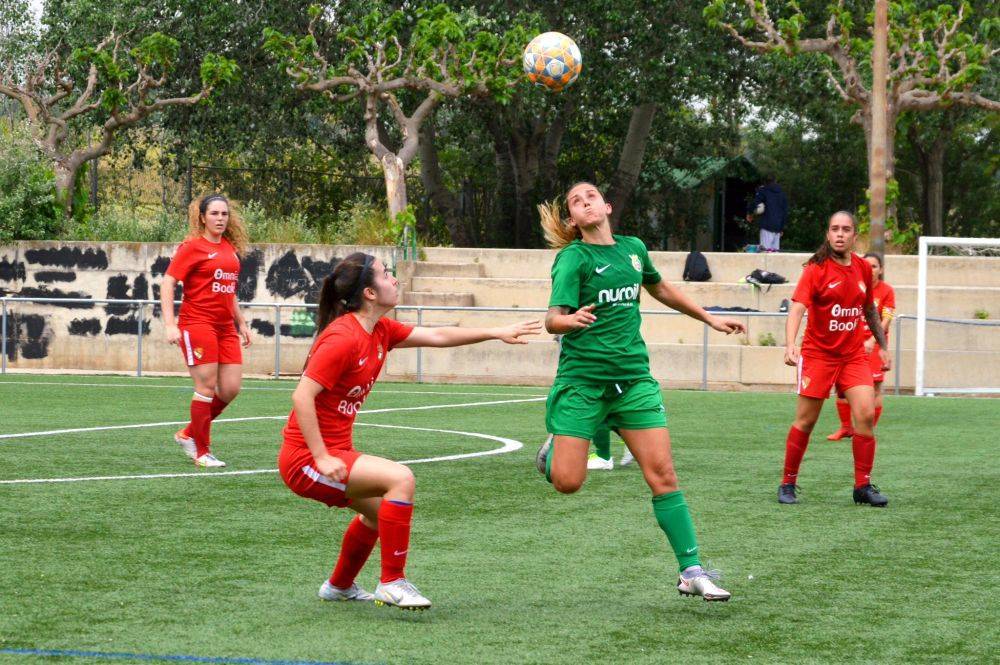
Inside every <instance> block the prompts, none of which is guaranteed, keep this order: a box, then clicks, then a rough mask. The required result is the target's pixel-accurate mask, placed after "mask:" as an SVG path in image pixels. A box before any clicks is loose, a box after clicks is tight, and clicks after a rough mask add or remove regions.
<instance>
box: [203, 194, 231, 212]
mask: <svg viewBox="0 0 1000 665" xmlns="http://www.w3.org/2000/svg"><path fill="white" fill-rule="evenodd" d="M212 201H225V202H226V204H227V205H228V204H229V199H227V198H226V197H225V196H223V195H222V194H212V195H211V196H206V197H205V198H203V199H202V200H201V203H200V204H198V210H199V212H201V214H203V215H204V214H205V211H206V210H208V204H209V203H211V202H212Z"/></svg>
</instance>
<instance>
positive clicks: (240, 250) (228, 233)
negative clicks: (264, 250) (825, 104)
mask: <svg viewBox="0 0 1000 665" xmlns="http://www.w3.org/2000/svg"><path fill="white" fill-rule="evenodd" d="M212 201H223V202H225V204H226V207H227V208H229V223H228V224H226V230H225V231H223V232H222V237H223V238H225V239H226V240H228V241H229V242H230V244H232V246H233V248H235V249H236V253H237V254H239V255H240V256H243V255H244V254H245V253H246V250H247V246H248V245H249V244H250V240H249V238H248V237H247V230H246V227H245V226H244V225H243V218H242V217H240V214H239V211H238V210H237V208H236V202H235V201H230V200H229V199H227V198H226V197H225V196H222V195H221V194H206V195H205V196H202V197H201V198H199V199H195V200H193V201H191V205H189V206H188V236H187V237H188V240H193V239H195V238H200V237H201V234H202V233H204V232H205V222H204V221H203V220H202V217H203V215H204V214H205V210H206V209H207V208H208V204H209V203H211V202H212Z"/></svg>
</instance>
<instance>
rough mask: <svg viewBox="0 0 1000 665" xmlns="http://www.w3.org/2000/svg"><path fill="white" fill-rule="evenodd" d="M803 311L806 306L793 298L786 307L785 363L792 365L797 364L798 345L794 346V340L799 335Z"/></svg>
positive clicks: (804, 311)
mask: <svg viewBox="0 0 1000 665" xmlns="http://www.w3.org/2000/svg"><path fill="white" fill-rule="evenodd" d="M805 313H806V306H805V305H803V304H802V303H800V302H795V301H794V300H793V301H792V304H791V306H789V308H788V318H787V319H785V364H786V365H791V366H792V367H795V366H796V365H798V364H799V347H797V346H795V340H796V339H797V338H798V336H799V326H801V325H802V317H803V316H805Z"/></svg>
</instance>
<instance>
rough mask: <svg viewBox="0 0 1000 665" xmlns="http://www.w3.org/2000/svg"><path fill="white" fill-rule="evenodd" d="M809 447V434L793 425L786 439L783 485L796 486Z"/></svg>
mask: <svg viewBox="0 0 1000 665" xmlns="http://www.w3.org/2000/svg"><path fill="white" fill-rule="evenodd" d="M848 417H850V416H848ZM808 446H809V434H807V433H806V432H803V431H802V430H800V429H798V428H797V427H795V426H794V425H792V427H791V428H790V429H789V430H788V438H786V439H785V474H784V476H782V478H781V484H782V485H794V484H796V480H797V479H798V477H799V466H800V465H801V464H802V458H803V457H804V456H805V454H806V448H807V447H808Z"/></svg>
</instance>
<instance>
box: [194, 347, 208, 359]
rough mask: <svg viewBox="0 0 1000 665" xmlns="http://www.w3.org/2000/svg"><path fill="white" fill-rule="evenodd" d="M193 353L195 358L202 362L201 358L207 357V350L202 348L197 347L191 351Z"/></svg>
mask: <svg viewBox="0 0 1000 665" xmlns="http://www.w3.org/2000/svg"><path fill="white" fill-rule="evenodd" d="M191 353H193V354H194V357H195V358H197V359H198V360H201V357H202V356H203V355H205V349H203V348H201V347H200V346H196V347H194V348H193V349H191Z"/></svg>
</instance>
